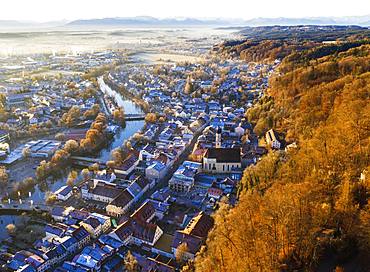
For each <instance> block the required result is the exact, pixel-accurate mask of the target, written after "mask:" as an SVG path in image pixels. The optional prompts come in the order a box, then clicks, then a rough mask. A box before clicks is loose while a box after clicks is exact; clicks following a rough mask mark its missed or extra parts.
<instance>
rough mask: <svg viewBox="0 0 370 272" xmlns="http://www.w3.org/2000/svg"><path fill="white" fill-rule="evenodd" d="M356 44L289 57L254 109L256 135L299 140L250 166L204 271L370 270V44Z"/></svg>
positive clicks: (219, 225) (202, 264)
mask: <svg viewBox="0 0 370 272" xmlns="http://www.w3.org/2000/svg"><path fill="white" fill-rule="evenodd" d="M348 45H350V46H348V47H343V46H339V47H335V48H331V49H330V50H323V49H322V48H321V47H311V49H309V50H303V51H301V52H300V53H299V54H297V53H295V54H292V55H290V56H289V57H287V58H285V59H284V61H283V63H282V64H281V67H280V72H281V74H280V75H278V76H276V77H275V78H273V79H272V80H271V82H270V84H271V88H270V90H269V95H266V96H265V97H264V98H263V99H262V100H260V102H259V103H258V104H257V105H256V106H255V107H254V108H252V109H250V110H249V111H248V112H247V117H248V119H249V120H250V121H251V122H252V123H253V124H254V125H255V130H257V131H256V132H257V133H260V134H261V135H263V133H264V132H265V131H266V130H267V129H269V128H271V125H272V127H273V128H275V129H277V130H278V131H279V132H280V133H281V134H282V135H285V138H286V140H287V142H296V143H297V146H298V147H297V148H295V149H294V148H293V149H291V150H290V151H289V152H283V151H280V152H278V151H275V152H270V153H269V154H268V155H267V156H266V157H264V158H263V159H262V161H260V162H259V163H258V164H257V165H256V166H252V167H249V168H247V169H246V170H245V172H244V175H243V179H242V182H241V188H240V189H241V194H240V201H239V203H238V204H237V205H236V206H235V207H229V206H227V205H226V204H222V205H221V207H220V209H219V211H218V212H217V213H216V215H215V222H216V223H215V228H214V229H213V230H212V232H211V234H210V235H209V238H208V241H207V248H206V249H204V250H203V251H202V252H201V253H200V254H199V255H198V257H197V258H196V261H195V268H196V271H202V272H203V271H292V270H294V269H299V270H305V271H307V270H308V271H310V270H314V271H332V269H334V268H335V266H336V265H338V266H340V265H342V264H343V266H344V267H346V262H347V261H349V260H352V261H353V258H354V256H361V257H360V258H359V259H356V260H357V261H356V266H357V267H358V270H356V271H369V270H368V269H369V267H368V266H369V263H367V262H366V260H368V258H369V256H370V204H369V199H370V178H369V176H370V167H369V165H370V164H369V162H370V160H369V154H370V103H369V102H370V45H368V44H363V45H361V44H353V43H349V44H348ZM323 52H325V53H323ZM361 173H362V174H363V175H362V178H361V179H360V177H361ZM364 174H365V175H364ZM358 260H363V262H362V263H361V261H358ZM329 261H330V264H329V263H328V262H329ZM324 265H326V266H325V267H326V268H325V270H322V267H324ZM328 267H329V269H330V270H327V269H328ZM346 271H347V270H346ZM348 271H351V270H348Z"/></svg>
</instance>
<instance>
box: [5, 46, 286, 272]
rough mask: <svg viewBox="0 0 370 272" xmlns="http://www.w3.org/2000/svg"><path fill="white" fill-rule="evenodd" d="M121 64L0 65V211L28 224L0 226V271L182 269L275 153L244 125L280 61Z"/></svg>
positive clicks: (46, 59)
mask: <svg viewBox="0 0 370 272" xmlns="http://www.w3.org/2000/svg"><path fill="white" fill-rule="evenodd" d="M129 58H130V56H129V55H128V54H127V52H125V51H122V50H105V51H101V52H92V53H84V54H77V55H73V54H71V55H67V54H65V55H59V56H58V55H57V54H51V55H43V54H40V55H36V56H32V57H20V56H18V57H17V58H16V59H9V58H7V59H4V60H1V65H2V68H1V69H2V74H3V78H2V82H4V84H3V85H2V88H1V93H2V97H1V98H2V99H1V103H2V104H3V106H4V107H3V109H2V110H1V112H0V121H1V124H0V128H1V131H0V134H1V135H0V140H1V146H0V147H1V149H2V151H1V153H0V156H1V160H0V165H1V172H0V173H1V177H0V179H1V184H2V190H1V197H2V204H1V208H2V210H3V211H9V212H14V213H18V214H19V213H20V214H22V215H24V216H23V218H22V219H20V220H18V221H17V222H15V221H14V220H13V221H11V222H10V223H9V224H8V223H5V224H6V225H5V226H3V228H4V229H5V228H6V230H7V233H8V234H9V235H8V237H6V239H4V240H3V241H2V243H1V247H0V251H1V252H2V254H1V255H0V263H1V265H2V269H4V271H23V272H26V271H59V272H64V271H76V272H77V271H78V272H80V271H81V272H83V271H124V270H125V269H126V270H128V271H136V270H135V269H137V267H140V271H176V270H177V269H178V268H179V267H181V266H182V265H184V264H186V262H187V261H188V260H190V259H194V257H195V255H196V253H197V252H199V251H200V250H201V248H202V246H203V245H204V244H205V241H206V239H207V235H208V232H209V231H210V230H211V228H212V227H213V223H214V219H213V217H212V214H213V213H214V211H215V210H217V209H218V207H219V205H220V203H221V202H225V203H229V204H230V205H235V204H236V203H237V201H238V194H239V190H240V187H239V181H240V180H241V178H242V173H243V170H244V169H245V168H246V167H247V166H249V165H252V164H255V163H257V161H258V160H259V159H260V158H261V157H262V156H263V155H264V154H266V153H267V150H268V149H271V148H272V149H280V148H282V145H281V143H280V142H279V139H278V135H276V134H275V133H274V131H273V130H270V131H268V133H266V135H256V134H255V133H254V132H253V128H252V126H251V124H250V123H248V121H247V118H246V111H247V109H248V108H250V107H252V105H253V104H254V103H256V101H258V100H259V99H260V98H261V97H262V95H263V93H264V91H265V90H266V88H267V87H268V79H269V77H270V76H271V75H272V74H273V73H274V70H275V67H276V66H277V65H278V64H279V61H278V60H276V61H275V62H274V63H272V64H262V63H256V62H251V63H246V62H242V61H239V60H236V59H224V58H220V57H218V56H217V55H214V54H212V50H211V51H210V52H209V53H208V54H207V55H206V57H204V58H203V59H202V60H201V61H194V62H175V63H171V62H163V63H160V64H144V65H143V64H140V65H138V64H135V63H130V64H127V60H128V59H129ZM9 63H13V64H12V65H10V64H9ZM14 63H16V64H14ZM46 67H53V71H52V72H49V71H48V69H47V68H46ZM58 70H60V71H58ZM5 221H6V220H5ZM1 222H2V223H3V221H1ZM130 267H131V268H130ZM135 267H136V268H135ZM130 269H131V270H130ZM2 271H3V270H2Z"/></svg>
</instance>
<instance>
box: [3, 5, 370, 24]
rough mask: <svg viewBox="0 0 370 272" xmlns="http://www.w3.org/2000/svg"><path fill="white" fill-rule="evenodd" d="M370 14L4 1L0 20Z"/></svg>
mask: <svg viewBox="0 0 370 272" xmlns="http://www.w3.org/2000/svg"><path fill="white" fill-rule="evenodd" d="M369 14H370V0H1V9H0V20H21V21H37V22H46V21H59V20H68V21H71V20H76V19H90V18H106V17H132V16H153V17H159V18H168V17H195V18H221V17H222V18H237V19H251V18H256V17H269V18H275V17H291V18H297V17H318V16H325V17H332V16H335V17H337V16H361V15H369Z"/></svg>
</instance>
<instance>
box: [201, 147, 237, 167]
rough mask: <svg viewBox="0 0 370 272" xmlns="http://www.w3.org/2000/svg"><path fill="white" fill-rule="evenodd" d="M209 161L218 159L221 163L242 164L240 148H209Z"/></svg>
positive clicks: (207, 154)
mask: <svg viewBox="0 0 370 272" xmlns="http://www.w3.org/2000/svg"><path fill="white" fill-rule="evenodd" d="M205 157H206V158H208V159H216V160H217V162H220V163H233V162H234V163H240V161H241V158H240V149H239V148H209V149H208V151H207V153H206V155H205Z"/></svg>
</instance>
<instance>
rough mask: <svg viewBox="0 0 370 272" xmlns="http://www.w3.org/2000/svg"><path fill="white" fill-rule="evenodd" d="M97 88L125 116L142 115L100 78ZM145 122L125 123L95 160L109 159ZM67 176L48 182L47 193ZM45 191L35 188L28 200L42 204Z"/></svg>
mask: <svg viewBox="0 0 370 272" xmlns="http://www.w3.org/2000/svg"><path fill="white" fill-rule="evenodd" d="M98 83H99V87H100V89H101V90H102V92H103V93H105V94H107V95H109V96H111V97H112V98H113V99H114V100H115V102H116V103H117V105H118V106H120V107H123V108H124V110H125V113H127V114H142V113H143V111H142V110H141V108H140V107H139V106H137V105H136V104H135V103H133V102H132V101H131V100H127V99H124V98H123V97H122V95H121V94H119V93H118V92H116V91H115V90H112V89H111V88H110V87H109V86H108V85H107V84H105V82H104V80H103V78H102V77H99V78H98ZM144 124H145V121H144V120H139V121H128V122H126V127H124V128H119V129H118V130H117V133H116V134H115V136H114V138H113V140H112V141H111V142H110V143H109V144H108V146H107V147H105V148H104V149H102V150H101V151H100V152H99V154H97V156H96V158H98V159H100V160H103V161H108V160H110V159H111V152H112V150H113V149H115V148H117V147H119V146H121V145H122V144H123V143H124V142H125V141H126V140H127V139H129V138H130V137H131V136H132V135H134V134H135V133H136V132H139V131H140V130H141V129H142V128H143V127H144ZM66 179H67V176H65V177H62V178H59V179H57V180H55V181H54V182H51V183H49V182H48V188H47V191H50V192H55V191H56V190H58V189H59V188H60V187H61V186H63V185H65V183H66ZM45 194H46V192H45V190H40V188H39V186H36V187H35V191H34V192H33V193H32V195H31V197H30V198H28V200H33V201H34V202H35V203H36V202H43V201H44V199H45Z"/></svg>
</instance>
